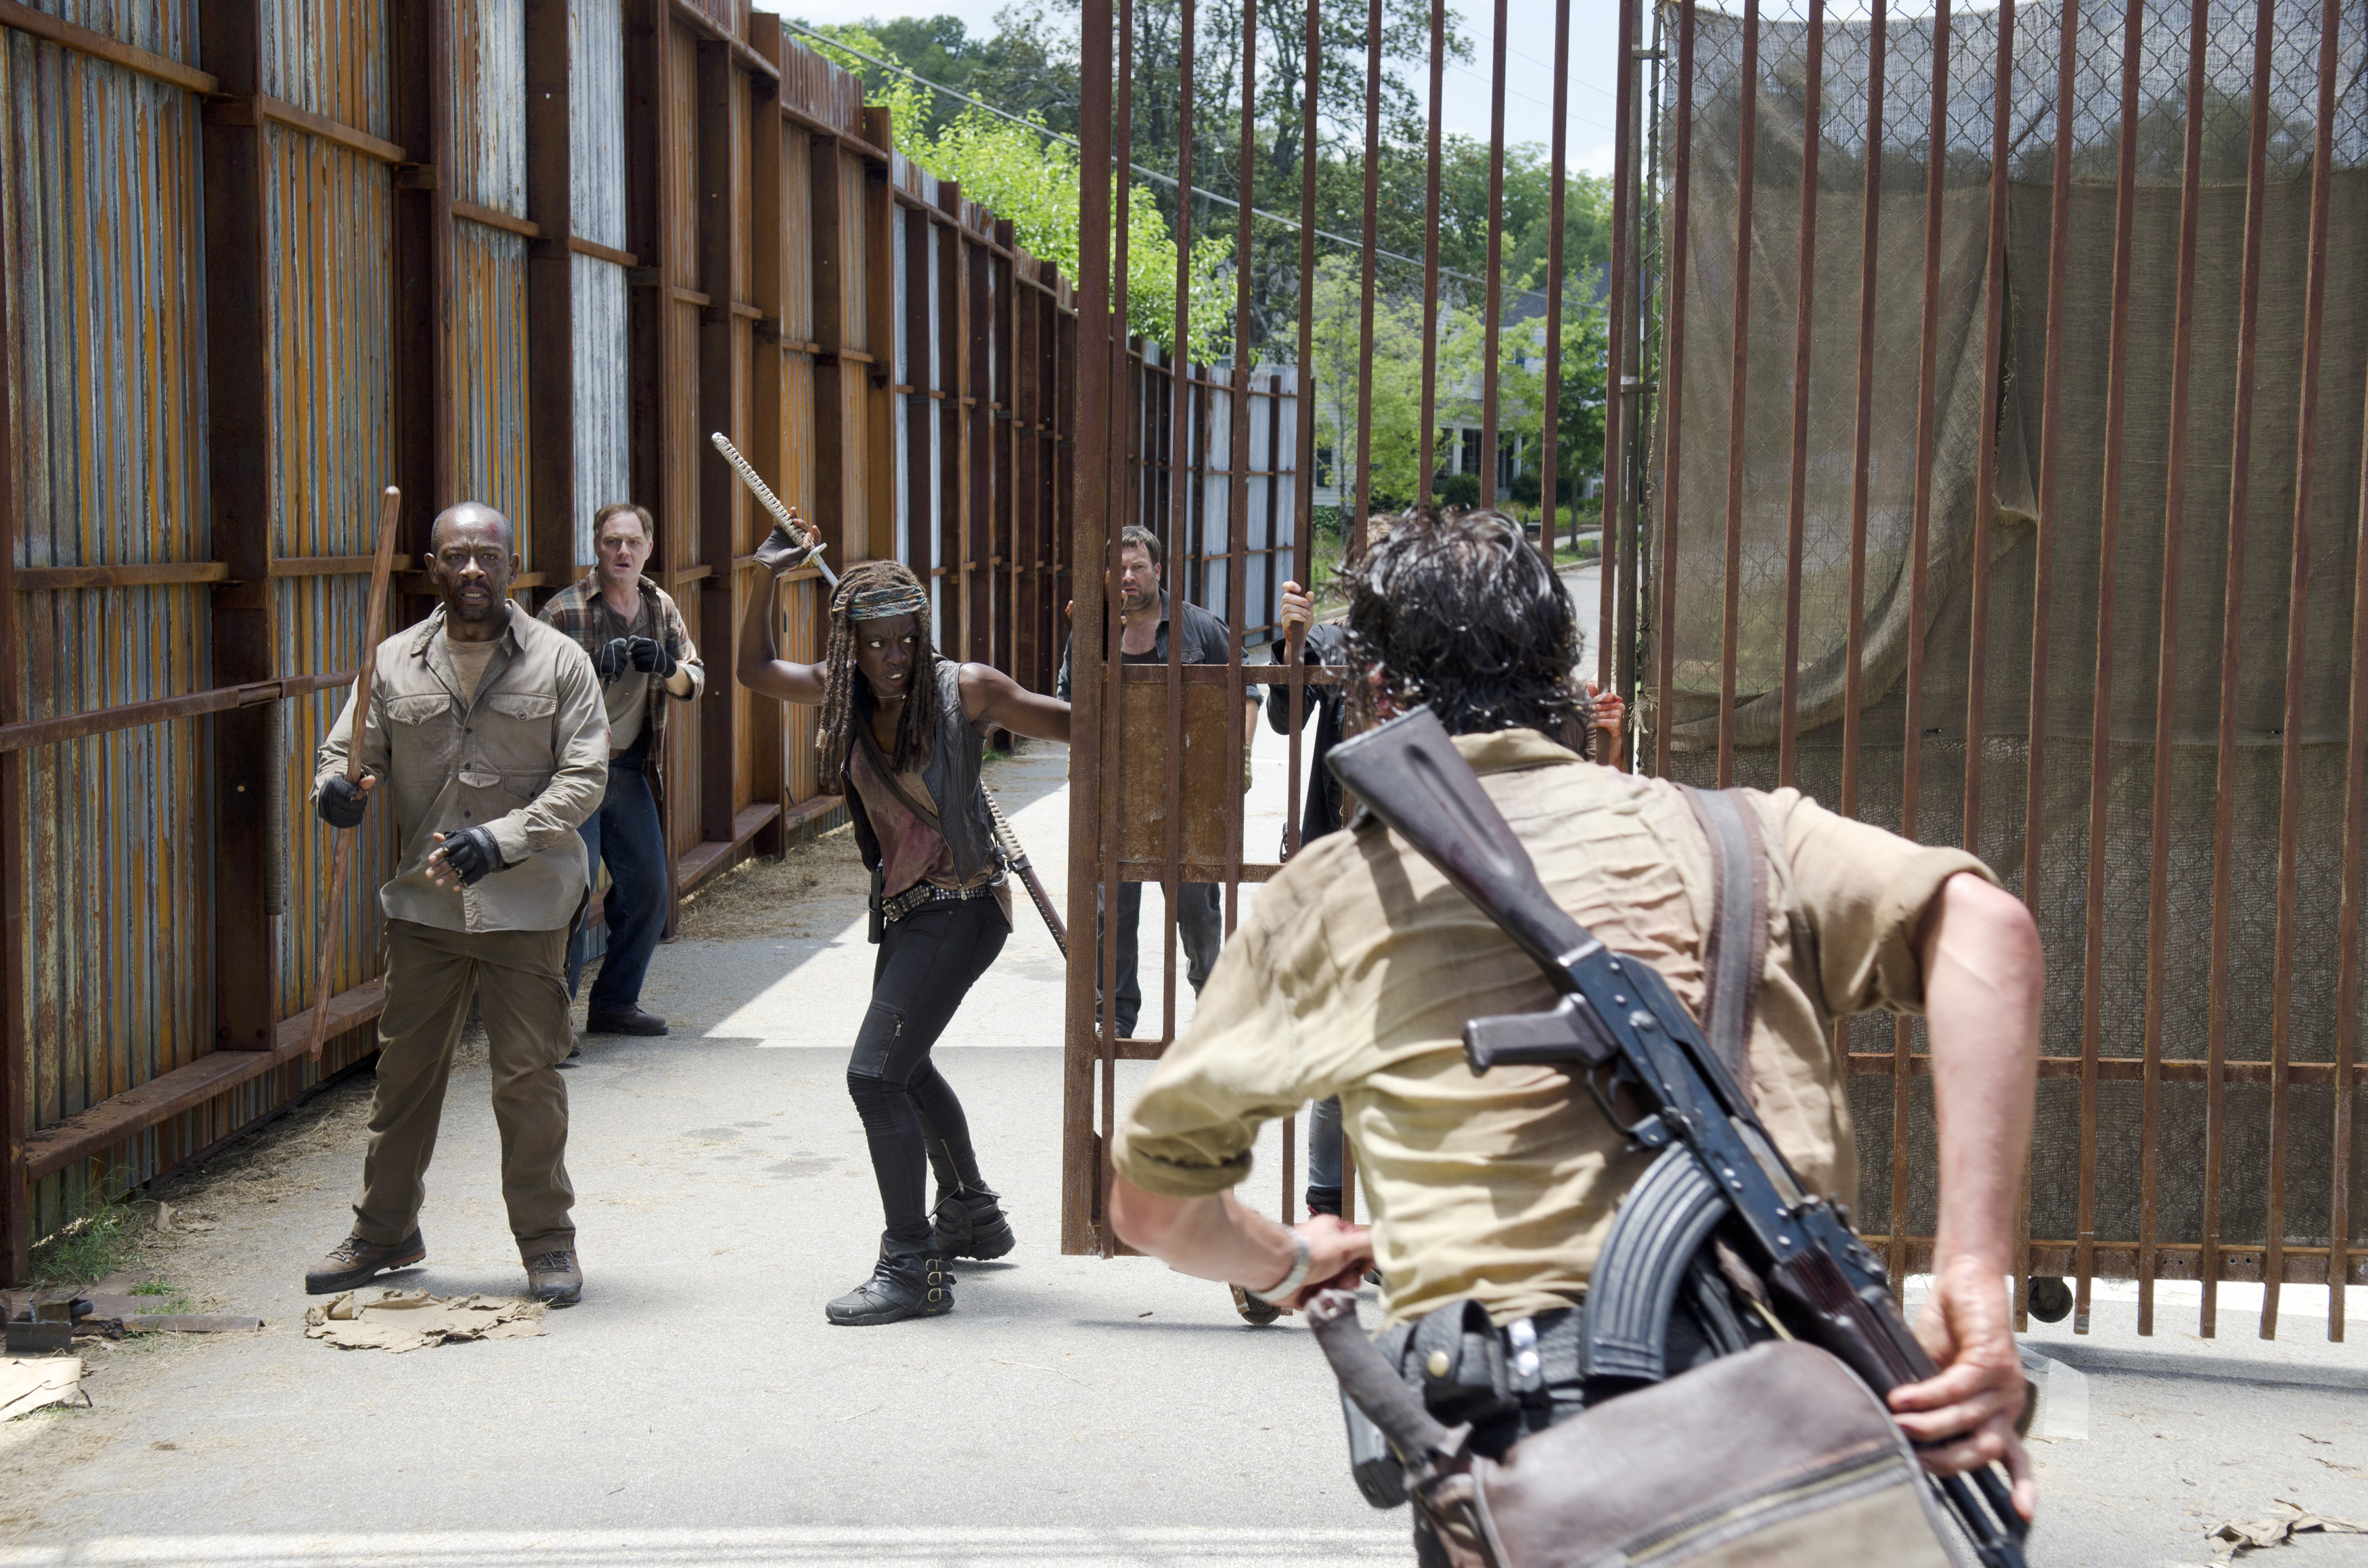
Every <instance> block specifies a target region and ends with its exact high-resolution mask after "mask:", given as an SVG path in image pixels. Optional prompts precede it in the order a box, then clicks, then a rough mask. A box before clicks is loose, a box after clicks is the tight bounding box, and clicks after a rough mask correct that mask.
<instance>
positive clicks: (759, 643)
mask: <svg viewBox="0 0 2368 1568" xmlns="http://www.w3.org/2000/svg"><path fill="white" fill-rule="evenodd" d="M777 585H778V579H777V580H776V581H775V582H769V583H767V584H765V585H762V586H760V587H759V588H758V589H757V591H756V592H755V593H752V594H750V595H749V596H748V608H747V610H746V612H745V613H744V614H743V615H742V616H741V618H740V644H739V647H738V649H737V650H736V655H735V657H734V661H733V667H732V673H733V675H734V677H735V678H736V679H737V680H738V681H739V683H740V684H741V685H742V686H745V687H747V688H748V689H749V690H751V691H755V692H761V693H763V694H764V695H765V696H767V697H778V698H780V699H782V700H783V701H785V702H804V703H816V702H820V701H821V700H822V693H823V679H822V674H821V667H820V666H819V665H793V664H790V663H789V662H787V661H786V660H784V659H782V658H780V656H779V655H778V654H777V653H774V651H773V606H774V602H775V601H774V594H775V591H776V588H777Z"/></svg>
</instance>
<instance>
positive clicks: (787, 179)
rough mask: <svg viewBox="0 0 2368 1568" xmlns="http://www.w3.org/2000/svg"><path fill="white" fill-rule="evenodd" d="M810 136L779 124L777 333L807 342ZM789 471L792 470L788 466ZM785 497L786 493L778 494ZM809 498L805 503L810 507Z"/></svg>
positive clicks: (810, 328)
mask: <svg viewBox="0 0 2368 1568" xmlns="http://www.w3.org/2000/svg"><path fill="white" fill-rule="evenodd" d="M813 192H814V155H813V142H812V138H811V137H810V136H809V135H808V133H807V132H805V131H802V130H800V129H799V128H798V127H796V126H794V125H783V126H782V127H781V211H782V214H783V221H784V222H786V223H787V225H788V227H789V231H790V235H791V243H790V244H788V245H786V246H784V247H783V251H784V254H785V256H786V262H787V266H788V267H789V276H788V278H787V280H786V281H785V282H784V284H783V289H784V290H785V292H784V294H783V297H782V304H781V336H782V337H783V338H784V339H787V340H789V341H791V342H796V343H811V342H813V341H814V247H813V246H812V245H809V244H803V236H804V234H805V233H806V231H807V227H808V225H810V224H811V223H812V222H814V195H813ZM791 472H796V470H794V469H792V470H791ZM782 494H783V495H784V496H785V497H786V495H787V494H788V493H787V492H786V491H785V492H783V493H782ZM811 504H812V503H811V500H809V502H808V505H809V506H811Z"/></svg>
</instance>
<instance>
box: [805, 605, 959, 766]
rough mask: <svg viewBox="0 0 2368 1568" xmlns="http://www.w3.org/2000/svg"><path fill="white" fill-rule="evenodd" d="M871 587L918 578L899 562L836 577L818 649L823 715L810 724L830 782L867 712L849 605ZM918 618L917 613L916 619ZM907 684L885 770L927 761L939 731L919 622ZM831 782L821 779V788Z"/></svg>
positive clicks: (930, 651)
mask: <svg viewBox="0 0 2368 1568" xmlns="http://www.w3.org/2000/svg"><path fill="white" fill-rule="evenodd" d="M876 588H912V589H914V590H916V591H919V590H920V588H921V580H920V579H919V578H918V577H916V576H914V575H913V573H912V569H911V568H909V567H907V566H906V565H905V563H904V562H901V561H859V562H856V563H855V564H854V565H852V566H850V567H848V569H847V574H846V575H845V576H843V577H841V578H840V579H839V580H838V592H837V593H836V594H834V595H832V596H831V601H830V642H829V646H828V648H827V650H826V651H825V653H824V654H823V687H822V718H821V721H820V722H818V723H817V724H816V725H815V726H814V728H815V735H814V749H815V750H816V751H817V752H818V753H819V754H820V758H819V760H820V762H821V764H822V776H823V778H825V780H829V781H832V783H835V782H836V781H837V779H838V778H840V777H841V776H842V775H843V774H844V773H845V771H846V769H847V748H848V746H850V745H852V744H854V741H855V726H856V724H857V722H859V721H860V720H863V719H865V718H866V717H868V716H869V715H870V713H871V687H868V686H867V685H865V683H864V682H863V680H862V679H861V677H860V674H859V672H858V671H857V669H856V667H855V627H856V621H855V618H854V617H853V616H852V615H850V614H848V607H849V606H850V604H851V603H852V602H853V600H854V597H855V596H856V595H858V594H861V593H869V592H871V591H872V590H873V589H876ZM915 619H919V618H918V617H916V618H915ZM911 687H912V689H911V691H910V692H909V693H908V694H907V695H906V697H905V711H904V712H903V713H901V714H899V715H897V719H896V749H895V751H894V753H892V754H891V755H890V756H889V758H888V766H889V769H890V771H892V772H895V773H910V772H913V771H915V770H916V769H918V768H923V767H928V765H929V757H930V755H931V753H932V751H933V750H934V749H935V745H936V741H937V734H938V651H937V647H936V645H935V644H933V643H932V642H930V641H929V632H928V625H927V624H926V623H923V624H922V626H921V646H920V651H919V653H918V654H917V655H916V657H915V658H914V661H913V678H912V682H911ZM829 787H831V786H830V784H825V788H829Z"/></svg>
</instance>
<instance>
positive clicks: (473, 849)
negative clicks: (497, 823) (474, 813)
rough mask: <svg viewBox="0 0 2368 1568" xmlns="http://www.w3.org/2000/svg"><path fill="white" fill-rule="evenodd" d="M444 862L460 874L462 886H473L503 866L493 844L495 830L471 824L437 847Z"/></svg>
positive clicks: (500, 855)
mask: <svg viewBox="0 0 2368 1568" xmlns="http://www.w3.org/2000/svg"><path fill="white" fill-rule="evenodd" d="M437 848H438V851H440V852H441V853H442V855H443V857H444V863H445V864H446V865H448V866H450V867H451V868H452V869H454V870H456V871H458V872H460V873H461V886H463V887H473V886H475V885H476V884H477V883H479V882H481V881H484V880H485V879H486V878H487V877H488V876H490V875H492V874H493V873H494V872H495V871H498V870H501V869H503V864H502V852H501V850H499V849H498V848H496V847H495V845H494V830H493V829H491V828H489V827H472V828H471V829H470V830H469V831H468V832H466V833H456V834H454V835H452V836H451V837H450V838H447V839H446V840H445V841H444V842H443V843H441V844H439V845H438V846H437Z"/></svg>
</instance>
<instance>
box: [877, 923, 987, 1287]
mask: <svg viewBox="0 0 2368 1568" xmlns="http://www.w3.org/2000/svg"><path fill="white" fill-rule="evenodd" d="M1010 935H1011V927H1010V926H1008V925H1007V924H1006V923H1005V921H1004V918H1003V910H1002V908H1001V906H1000V905H999V904H998V903H997V902H996V900H995V899H992V898H972V899H964V900H962V901H961V902H960V903H930V904H924V905H922V906H921V907H920V908H919V909H917V910H916V911H914V912H913V913H912V914H910V915H906V916H905V918H904V919H902V920H898V921H894V922H892V923H890V925H889V926H888V928H887V930H886V932H885V933H883V934H882V937H881V938H880V956H879V958H878V960H876V961H875V962H874V963H873V965H872V969H871V1007H870V1009H869V1010H867V1011H866V1012H865V1013H864V1015H863V1028H861V1029H860V1031H858V1032H857V1034H856V1037H855V1053H854V1055H853V1056H852V1057H850V1058H849V1059H848V1063H847V1092H848V1094H849V1095H850V1096H853V1097H854V1099H855V1108H856V1110H857V1112H858V1113H860V1115H861V1116H862V1118H863V1134H864V1137H865V1139H866V1140H867V1141H868V1142H870V1143H871V1173H872V1175H873V1176H876V1177H877V1178H878V1179H879V1182H880V1207H881V1208H882V1210H885V1211H886V1214H887V1221H888V1224H887V1231H886V1233H885V1236H884V1240H885V1242H886V1244H887V1249H888V1251H889V1252H891V1253H892V1254H898V1255H906V1254H912V1253H920V1252H927V1251H928V1250H929V1210H928V1199H927V1196H926V1195H927V1191H928V1188H927V1186H926V1183H927V1179H928V1165H929V1150H928V1145H929V1142H931V1141H938V1142H942V1143H943V1144H944V1146H945V1154H946V1156H947V1157H948V1158H949V1159H950V1160H951V1165H952V1170H953V1172H954V1173H955V1174H956V1175H958V1176H960V1177H961V1179H962V1182H963V1184H964V1185H966V1186H970V1187H984V1186H985V1185H986V1184H985V1182H984V1181H982V1180H981V1179H980V1178H979V1174H978V1156H977V1154H976V1153H975V1152H974V1151H973V1149H972V1147H971V1141H970V1121H969V1119H967V1118H966V1117H964V1116H963V1115H962V1101H961V1100H959V1099H957V1098H955V1097H954V1091H953V1086H952V1085H950V1084H948V1083H947V1082H946V1081H945V1079H944V1078H943V1077H942V1076H941V1075H940V1074H939V1072H938V1069H937V1064H936V1063H935V1062H931V1061H930V1060H929V1048H930V1047H931V1046H933V1045H935V1044H937V1043H938V1036H939V1035H940V1034H942V1033H944V1032H945V1028H946V1025H947V1024H949V1023H951V1022H952V1021H953V1016H954V1010H955V1009H956V1008H958V1007H960V1006H962V998H963V997H964V996H965V995H967V994H969V992H970V988H971V985H972V983H973V982H975V981H976V980H977V979H978V977H979V976H980V975H982V974H985V972H986V967H987V965H989V964H991V963H993V962H994V961H995V956H996V954H997V953H999V952H1001V951H1002V950H1003V943H1004V939H1005V938H1006V937H1008V936H1010Z"/></svg>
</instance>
